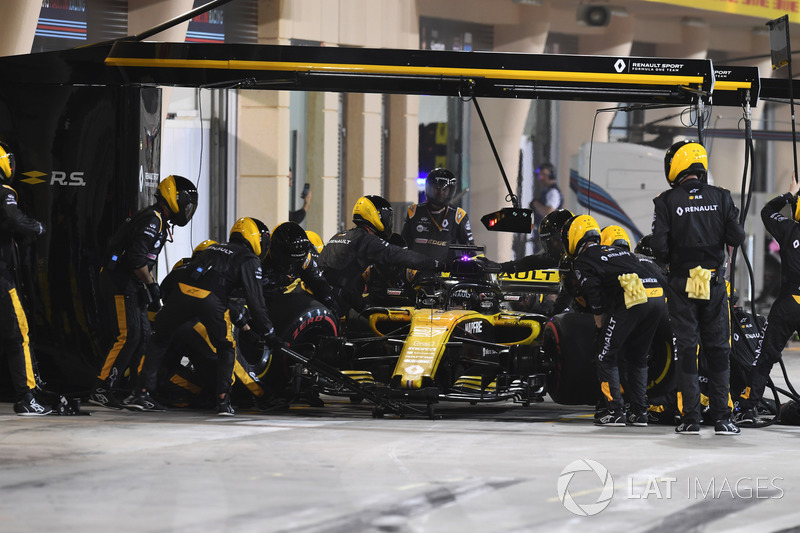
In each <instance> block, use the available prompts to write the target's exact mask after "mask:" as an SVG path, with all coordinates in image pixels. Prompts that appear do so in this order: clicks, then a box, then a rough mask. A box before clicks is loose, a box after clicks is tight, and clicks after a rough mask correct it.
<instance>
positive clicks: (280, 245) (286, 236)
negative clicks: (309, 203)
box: [261, 222, 338, 314]
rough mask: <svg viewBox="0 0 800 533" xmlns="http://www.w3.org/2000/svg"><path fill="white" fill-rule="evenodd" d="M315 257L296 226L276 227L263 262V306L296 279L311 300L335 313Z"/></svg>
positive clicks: (288, 223) (331, 297) (330, 295)
mask: <svg viewBox="0 0 800 533" xmlns="http://www.w3.org/2000/svg"><path fill="white" fill-rule="evenodd" d="M316 257H318V252H317V249H316V247H314V246H312V244H311V241H310V240H309V239H308V234H306V232H305V231H304V230H303V228H301V227H300V225H299V224H296V223H294V222H284V223H282V224H279V225H278V227H277V228H275V231H273V232H272V241H271V243H270V246H269V251H268V252H267V256H266V258H265V259H264V263H263V267H264V275H263V278H262V281H261V283H262V285H263V288H264V299H265V301H266V303H267V306H269V305H270V302H271V301H272V300H273V299H274V298H275V297H276V296H278V295H279V294H282V293H284V292H285V291H286V290H287V289H288V288H289V287H290V286H291V285H292V283H294V282H295V281H296V280H298V279H299V280H300V281H301V282H302V283H303V287H304V288H305V289H307V290H309V291H310V292H311V294H313V295H314V298H315V299H317V300H318V301H319V302H320V303H321V304H323V305H324V306H325V307H327V308H328V309H330V310H331V311H333V313H334V314H337V313H338V310H337V304H336V300H335V299H334V297H333V292H332V290H331V286H330V284H329V283H328V280H327V279H325V277H324V276H323V275H322V271H321V270H320V268H319V265H318V264H317V260H316V259H315V258H316Z"/></svg>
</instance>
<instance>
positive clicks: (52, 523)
mask: <svg viewBox="0 0 800 533" xmlns="http://www.w3.org/2000/svg"><path fill="white" fill-rule="evenodd" d="M784 357H785V358H786V360H787V366H788V367H789V375H790V376H800V352H798V351H797V350H796V349H791V350H787V351H786V352H784ZM797 380H798V382H800V377H798V378H797ZM85 409H88V410H91V411H92V415H91V416H72V417H59V416H47V417H34V418H23V417H17V416H14V415H13V411H12V407H11V405H10V404H2V405H0V491H1V492H0V494H2V497H0V531H2V532H4V533H5V532H29V531H66V532H71V531H81V532H91V531H114V532H116V531H136V532H144V531H148V532H149V531H186V532H190V531H191V532H197V531H235V532H250V531H253V532H263V531H270V532H272V531H311V532H342V533H345V532H362V531H364V532H373V531H374V532H382V531H386V532H393V531H397V532H429V531H436V532H438V531H446V532H452V531H459V532H471V531H519V532H523V531H576V530H585V529H587V528H593V529H595V530H596V531H610V530H616V531H620V530H624V531H652V532H661V531H664V532H667V531H742V532H747V533H752V532H753V531H758V532H767V531H787V530H791V529H792V528H798V526H800V505H798V502H800V462H799V461H797V453H798V449H800V427H790V426H771V427H768V428H762V429H745V430H743V434H742V435H740V436H736V437H723V436H715V435H714V434H713V429H712V428H703V430H702V434H701V436H699V437H688V436H679V435H676V434H675V433H674V432H673V429H672V427H670V426H652V425H651V426H650V427H646V428H633V427H627V428H597V427H594V426H593V425H592V409H591V408H589V407H577V408H576V407H568V406H559V405H556V404H554V403H552V402H551V401H549V400H547V401H545V402H544V403H540V404H536V405H532V406H530V407H522V406H520V405H516V404H501V405H490V406H476V407H470V406H466V405H446V406H442V408H441V409H440V412H441V414H442V415H443V416H444V418H443V419H442V420H428V419H415V418H405V419H398V418H391V417H387V418H385V419H373V418H372V417H371V410H370V409H369V407H368V406H366V405H360V406H355V405H350V404H349V403H347V402H342V401H339V400H333V401H331V402H329V403H328V405H326V406H325V407H324V408H309V407H305V408H304V407H302V406H298V407H294V408H292V409H289V410H286V411H282V412H275V413H268V414H262V413H256V412H252V413H247V412H241V413H237V416H236V417H234V418H232V419H221V418H219V417H217V416H214V415H212V414H210V413H206V412H198V411H183V410H177V409H175V410H170V411H168V412H166V413H131V412H116V411H109V410H104V409H102V408H91V407H89V406H86V407H85ZM581 459H588V460H591V461H594V462H596V463H591V462H584V463H580V464H582V465H589V466H595V465H600V466H599V467H597V470H596V471H591V470H583V471H577V472H575V473H574V475H573V476H572V478H571V479H570V478H569V475H568V474H564V475H562V473H563V472H564V470H565V469H566V468H567V467H568V465H572V470H575V468H574V467H575V465H574V464H573V463H574V462H575V461H578V460H581ZM584 468H585V469H586V468H588V467H587V466H584ZM604 468H605V469H607V472H608V474H610V476H611V481H610V482H607V483H606V484H605V485H604V483H603V481H604V480H605V481H607V480H608V478H606V477H605V473H604V472H603V469H604ZM596 472H599V473H596ZM559 479H561V485H562V489H564V490H563V491H562V494H563V495H564V497H565V500H566V501H567V505H569V498H572V501H573V502H574V503H575V504H576V505H577V506H573V508H575V509H577V510H580V509H579V508H580V507H582V508H583V509H587V510H588V511H589V512H595V511H599V512H598V513H597V514H594V515H592V516H578V515H576V514H573V513H572V512H570V511H569V510H568V509H567V507H566V506H565V505H564V504H562V501H561V498H560V497H559ZM604 487H608V488H606V489H605V490H604ZM606 503H607V507H605V508H603V507H604V505H605V504H606ZM592 506H593V507H592ZM601 509H602V510H601ZM795 530H798V529H795Z"/></svg>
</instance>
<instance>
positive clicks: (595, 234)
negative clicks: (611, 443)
mask: <svg viewBox="0 0 800 533" xmlns="http://www.w3.org/2000/svg"><path fill="white" fill-rule="evenodd" d="M562 241H563V244H564V250H565V252H566V254H567V255H568V256H569V257H571V258H573V262H572V271H573V273H574V275H575V277H576V279H577V280H578V283H579V284H580V291H581V294H583V296H584V298H585V299H586V304H587V306H588V308H589V310H590V311H591V312H592V313H593V314H594V319H595V325H596V326H597V328H598V330H599V331H598V333H599V335H600V337H599V342H598V347H597V350H598V353H597V374H598V378H599V380H600V390H601V392H602V394H603V396H604V397H605V399H606V400H607V402H608V404H607V405H608V409H607V411H605V412H603V413H602V414H601V416H598V417H597V418H596V419H595V424H597V425H599V426H624V425H625V420H626V414H625V412H624V409H623V402H622V398H621V395H620V371H619V368H618V356H619V353H620V351H621V349H622V348H623V346H626V347H628V349H627V356H628V362H627V363H628V382H629V389H630V390H629V391H627V393H628V394H629V396H630V403H631V413H629V416H628V422H630V423H631V424H633V425H634V426H646V425H647V399H646V393H647V352H648V350H649V347H650V345H651V343H652V341H653V336H654V335H655V332H656V328H657V327H658V325H659V324H660V323H661V322H662V320H663V317H664V316H665V315H666V313H667V304H666V300H665V298H664V290H663V288H662V287H661V286H660V285H659V284H658V280H656V278H654V277H651V276H650V274H649V273H648V271H647V269H646V268H645V267H644V266H643V265H642V264H641V263H640V262H639V260H638V259H637V258H636V256H635V255H634V254H633V253H631V252H629V251H627V250H622V249H620V248H615V247H612V246H603V245H601V244H600V227H599V226H598V225H597V222H596V221H595V219H594V218H593V217H591V216H589V215H579V216H576V217H573V218H572V219H570V220H569V221H568V222H567V223H566V224H565V225H564V228H563V230H562Z"/></svg>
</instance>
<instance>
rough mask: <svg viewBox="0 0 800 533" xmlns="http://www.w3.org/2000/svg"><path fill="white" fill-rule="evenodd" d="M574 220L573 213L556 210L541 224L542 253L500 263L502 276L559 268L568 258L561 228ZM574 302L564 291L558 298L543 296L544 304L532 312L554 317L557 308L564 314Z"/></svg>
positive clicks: (538, 305)
mask: <svg viewBox="0 0 800 533" xmlns="http://www.w3.org/2000/svg"><path fill="white" fill-rule="evenodd" d="M573 216H574V215H573V214H572V212H570V211H569V210H567V209H556V210H554V211H550V212H549V213H548V214H546V215H545V216H544V218H542V221H541V223H540V224H539V232H538V233H539V241H540V248H541V250H542V251H540V252H538V253H535V254H531V255H526V256H525V257H522V258H521V259H515V260H513V261H506V262H504V263H500V268H501V270H502V272H504V273H507V274H516V273H518V272H528V271H531V270H542V269H549V268H558V266H559V263H560V261H561V258H562V256H563V255H564V245H563V244H562V243H561V228H562V227H564V223H565V222H567V221H568V220H569V219H571V218H572V217H573ZM571 300H572V295H570V294H569V293H568V292H567V291H565V290H561V291H560V292H559V293H558V295H555V294H545V295H543V296H542V299H541V301H540V302H536V303H535V304H534V305H533V306H532V309H531V310H532V311H535V312H539V313H542V314H544V315H548V316H552V315H553V314H554V312H555V310H556V309H557V308H560V310H562V311H563V310H564V309H565V308H566V307H567V306H569V303H570V301H571Z"/></svg>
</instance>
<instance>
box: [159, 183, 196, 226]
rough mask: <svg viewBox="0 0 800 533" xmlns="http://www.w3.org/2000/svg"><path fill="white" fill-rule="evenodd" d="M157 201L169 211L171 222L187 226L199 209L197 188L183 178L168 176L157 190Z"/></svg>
mask: <svg viewBox="0 0 800 533" xmlns="http://www.w3.org/2000/svg"><path fill="white" fill-rule="evenodd" d="M156 199H157V200H158V201H159V203H161V204H162V205H164V206H165V207H166V208H167V210H168V211H169V213H170V215H169V220H170V222H172V223H173V224H175V225H177V226H185V225H186V224H188V223H189V221H190V220H191V219H192V215H194V212H195V209H197V187H195V185H194V183H192V182H191V181H189V180H188V179H186V178H184V177H183V176H176V175H172V176H168V177H166V178H164V179H163V180H161V183H159V184H158V189H156Z"/></svg>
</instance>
